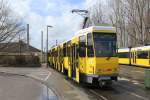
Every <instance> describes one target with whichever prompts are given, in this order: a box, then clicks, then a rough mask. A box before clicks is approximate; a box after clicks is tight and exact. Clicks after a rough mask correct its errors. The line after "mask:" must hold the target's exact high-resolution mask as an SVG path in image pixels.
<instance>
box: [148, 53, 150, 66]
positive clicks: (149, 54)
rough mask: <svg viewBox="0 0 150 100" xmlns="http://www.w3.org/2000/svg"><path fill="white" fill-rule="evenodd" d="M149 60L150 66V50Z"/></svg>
mask: <svg viewBox="0 0 150 100" xmlns="http://www.w3.org/2000/svg"><path fill="white" fill-rule="evenodd" d="M148 58H149V65H150V50H149V57H148Z"/></svg>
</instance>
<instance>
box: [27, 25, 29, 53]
mask: <svg viewBox="0 0 150 100" xmlns="http://www.w3.org/2000/svg"><path fill="white" fill-rule="evenodd" d="M27 52H28V53H29V24H27Z"/></svg>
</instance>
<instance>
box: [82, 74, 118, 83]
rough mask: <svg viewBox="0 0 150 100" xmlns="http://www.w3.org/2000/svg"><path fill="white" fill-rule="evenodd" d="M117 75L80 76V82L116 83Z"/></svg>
mask: <svg viewBox="0 0 150 100" xmlns="http://www.w3.org/2000/svg"><path fill="white" fill-rule="evenodd" d="M117 77H118V74H111V75H93V74H80V81H81V82H83V83H89V84H92V83H97V82H98V81H108V80H111V81H112V80H115V81H117Z"/></svg>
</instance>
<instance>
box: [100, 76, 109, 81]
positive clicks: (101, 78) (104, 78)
mask: <svg viewBox="0 0 150 100" xmlns="http://www.w3.org/2000/svg"><path fill="white" fill-rule="evenodd" d="M98 80H110V77H107V76H103V77H99V79H98Z"/></svg>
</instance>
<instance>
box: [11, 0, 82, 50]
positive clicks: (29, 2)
mask: <svg viewBox="0 0 150 100" xmlns="http://www.w3.org/2000/svg"><path fill="white" fill-rule="evenodd" d="M81 1H82V0H81ZM83 1H84V0H83ZM83 1H82V2H80V0H79V1H78V2H76V3H75V4H74V3H72V2H71V1H70V2H68V0H61V1H60V0H10V4H11V7H12V9H13V10H14V11H15V12H16V13H17V14H19V16H21V17H23V19H24V21H25V22H26V23H29V24H30V43H31V45H33V46H35V47H37V48H40V46H41V45H40V44H41V30H43V32H44V40H46V37H45V36H46V25H52V26H53V28H51V29H49V46H52V45H54V43H55V40H58V42H61V41H64V40H68V39H69V38H71V37H72V36H73V35H74V34H75V32H76V31H78V30H79V29H80V23H81V21H82V17H80V16H78V15H75V14H72V13H71V10H72V9H74V8H79V9H82V8H84V6H85V5H84V3H83ZM44 43H45V41H44Z"/></svg>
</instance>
